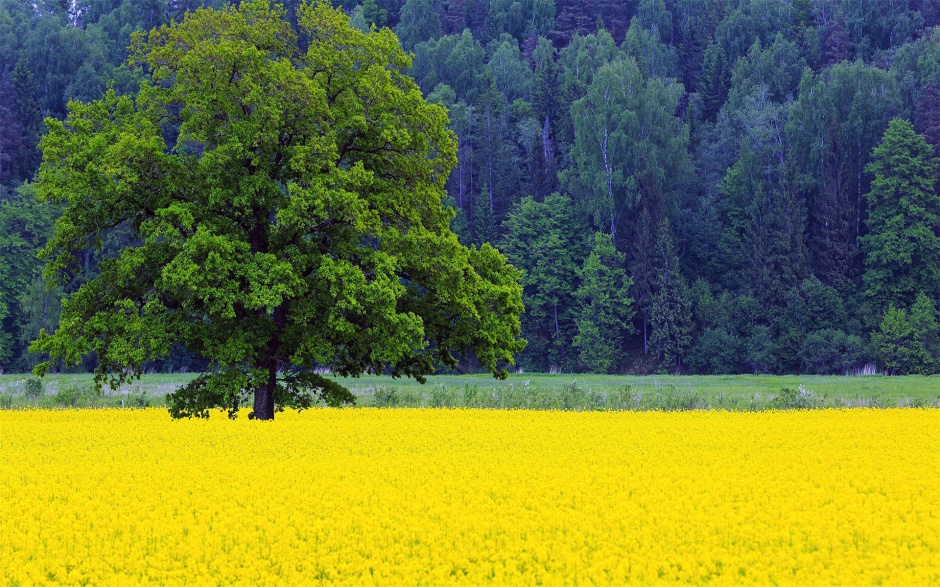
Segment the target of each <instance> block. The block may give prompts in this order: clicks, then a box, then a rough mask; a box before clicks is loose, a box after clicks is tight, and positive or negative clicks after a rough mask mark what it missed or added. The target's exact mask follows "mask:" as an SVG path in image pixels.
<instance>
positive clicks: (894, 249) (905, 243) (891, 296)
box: [862, 118, 940, 316]
mask: <svg viewBox="0 0 940 587" xmlns="http://www.w3.org/2000/svg"><path fill="white" fill-rule="evenodd" d="M865 169H866V171H867V172H868V173H871V174H873V175H874V180H873V181H872V183H871V191H869V192H868V194H866V196H865V197H866V198H867V200H868V207H869V215H868V220H867V223H866V224H867V226H868V229H869V234H867V235H866V236H864V237H863V238H862V248H863V250H864V252H865V274H864V275H863V278H862V283H863V286H864V294H865V297H866V299H867V300H868V303H869V304H870V305H871V313H872V315H873V316H882V315H883V314H884V312H885V310H886V309H887V308H888V307H890V306H894V307H896V308H909V307H910V306H911V304H913V302H914V300H915V298H916V297H917V296H918V294H925V295H927V296H928V297H930V298H932V299H940V194H938V193H937V191H936V183H937V173H938V170H937V159H935V158H934V157H933V150H932V149H931V148H930V145H928V144H927V141H925V140H924V138H923V137H922V136H920V135H918V134H917V133H915V132H914V128H913V126H912V125H911V123H910V122H908V121H906V120H903V119H900V118H896V119H894V120H892V121H891V123H890V124H889V125H888V130H887V131H885V134H884V138H883V139H882V141H881V144H879V145H878V146H877V147H876V148H875V149H874V151H873V152H872V162H871V163H869V164H868V166H867V167H866V168H865Z"/></svg>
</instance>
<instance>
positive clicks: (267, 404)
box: [254, 363, 277, 420]
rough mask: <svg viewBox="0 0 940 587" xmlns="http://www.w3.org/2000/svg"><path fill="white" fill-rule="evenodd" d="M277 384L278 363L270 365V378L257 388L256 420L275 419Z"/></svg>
mask: <svg viewBox="0 0 940 587" xmlns="http://www.w3.org/2000/svg"><path fill="white" fill-rule="evenodd" d="M276 385H277V365H275V364H273V363H272V364H271V366H269V367H268V380H267V381H265V382H263V383H261V384H260V385H258V387H257V388H256V389H255V412H254V418H255V420H273V419H274V387H275V386H276Z"/></svg>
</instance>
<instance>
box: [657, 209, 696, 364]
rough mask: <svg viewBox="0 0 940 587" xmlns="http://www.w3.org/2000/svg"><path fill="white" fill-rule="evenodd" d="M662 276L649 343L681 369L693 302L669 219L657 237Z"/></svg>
mask: <svg viewBox="0 0 940 587" xmlns="http://www.w3.org/2000/svg"><path fill="white" fill-rule="evenodd" d="M656 256H657V260H658V262H659V268H658V269H659V275H658V276H657V279H656V283H655V287H654V290H653V298H652V301H651V304H650V322H651V326H652V331H653V332H652V335H651V336H650V346H651V347H652V349H653V350H654V351H655V352H656V353H657V354H658V355H659V357H660V358H661V359H662V360H663V363H664V364H665V365H667V366H668V367H669V368H670V369H671V370H673V371H679V370H680V369H681V368H682V358H683V357H684V356H685V353H686V350H687V349H688V347H689V344H690V343H691V342H692V327H693V322H692V302H691V297H690V295H689V287H688V285H686V282H685V278H683V277H682V274H681V273H680V271H679V257H678V256H677V255H676V250H675V245H674V243H673V237H672V231H671V229H670V228H669V222H668V221H667V220H665V219H663V221H662V223H661V224H660V225H659V231H658V235H657V238H656Z"/></svg>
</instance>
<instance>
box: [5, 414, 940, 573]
mask: <svg viewBox="0 0 940 587" xmlns="http://www.w3.org/2000/svg"><path fill="white" fill-rule="evenodd" d="M938 447H940V411H938V410H935V409H930V410H924V409H920V410H911V409H908V410H903V409H891V410H868V409H856V410H843V411H836V410H820V411H799V412H763V413H730V412H695V413H692V412H683V413H656V412H654V413H629V412H628V413H624V412H606V413H605V412H590V413H572V412H531V411H495V410H494V411H489V410H428V409H421V410H377V409H359V410H349V409H346V410H332V409H320V410H310V411H306V412H303V413H300V414H296V413H285V414H282V415H279V416H278V419H277V420H276V421H275V422H271V423H259V422H249V421H247V420H245V419H239V420H236V421H229V420H228V419H226V418H224V417H213V418H212V419H210V420H208V421H202V420H193V421H170V419H169V417H168V416H167V414H166V412H165V411H163V410H139V411H123V410H63V411H0V585H32V584H37V583H49V584H54V583H64V584H86V583H90V584H120V585H126V584H138V583H160V584H196V585H218V584H226V585H227V584H266V585H268V584H290V585H302V584H303V585H308V584H319V583H343V584H449V583H465V584H482V583H496V584H585V583H586V584H595V583H596V584H611V583H613V584H627V583H638V584H660V583H662V584H675V583H696V584H699V583H701V584H705V583H709V584H761V585H764V584H803V585H808V584H859V585H861V584H904V585H924V584H940V483H938V476H940V451H938Z"/></svg>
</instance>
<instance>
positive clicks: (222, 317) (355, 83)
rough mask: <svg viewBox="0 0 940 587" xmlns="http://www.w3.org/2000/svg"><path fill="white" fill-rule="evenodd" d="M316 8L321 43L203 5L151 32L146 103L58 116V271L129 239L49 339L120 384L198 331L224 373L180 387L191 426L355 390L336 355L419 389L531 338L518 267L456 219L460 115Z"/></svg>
mask: <svg viewBox="0 0 940 587" xmlns="http://www.w3.org/2000/svg"><path fill="white" fill-rule="evenodd" d="M298 21H299V29H300V31H301V33H302V34H303V35H305V36H306V43H307V48H306V50H301V48H300V46H299V44H298V35H297V34H296V33H295V31H294V30H293V29H292V27H291V25H290V24H289V23H288V22H287V20H285V13H284V11H283V9H281V8H280V7H273V8H272V7H270V5H269V3H268V2H267V1H266V0H257V1H251V2H244V3H242V4H241V6H240V7H238V8H234V7H229V8H226V9H224V10H197V11H196V12H194V13H191V14H188V15H187V16H186V18H185V19H184V20H183V21H182V22H181V23H173V24H169V25H165V26H163V27H160V28H158V29H155V30H153V31H152V32H150V33H149V35H136V36H135V38H134V42H133V47H132V53H131V55H132V56H131V62H132V64H133V65H134V66H136V67H138V68H144V69H145V70H146V71H147V72H148V73H149V75H150V78H151V81H149V82H145V83H144V84H143V85H142V87H141V89H140V92H139V94H138V95H137V97H136V98H131V97H128V96H120V95H118V94H117V93H116V92H115V91H113V90H111V91H108V92H107V93H106V94H105V95H104V97H103V98H101V99H98V100H94V101H91V102H88V103H80V102H71V103H70V104H69V112H68V117H67V118H66V120H65V121H62V122H60V121H56V120H51V119H50V120H47V125H48V126H49V133H48V134H47V135H46V136H45V138H43V140H42V142H41V145H40V146H41V149H42V151H43V163H42V166H41V168H40V172H39V182H38V184H37V190H38V193H39V197H40V198H42V199H43V200H46V201H52V202H57V203H62V204H63V205H64V207H65V211H64V213H63V215H62V217H61V218H60V219H59V221H58V223H57V225H56V231H55V234H54V235H53V237H52V238H51V239H50V240H49V242H48V244H47V246H46V247H45V249H44V250H43V252H42V254H43V256H44V257H45V258H46V259H48V263H47V265H46V277H47V278H48V279H49V280H50V281H52V282H57V283H65V282H66V281H67V280H68V279H69V278H70V277H71V276H72V275H73V274H74V273H76V272H78V271H81V268H82V266H81V263H80V255H81V252H82V251H84V250H85V249H86V248H88V247H98V248H100V247H101V244H102V239H104V238H105V236H106V234H107V232H108V231H109V230H113V229H117V228H125V229H126V230H129V231H130V233H131V234H132V236H133V239H132V240H133V242H132V244H130V245H128V246H126V247H123V248H122V249H120V251H119V252H118V253H117V254H115V255H114V256H112V257H110V258H106V259H104V260H102V262H101V264H100V274H99V275H97V276H96V277H94V278H92V279H90V280H88V281H87V282H85V283H84V284H83V285H82V286H81V287H80V288H79V289H78V290H77V291H76V292H75V293H74V294H73V295H72V296H71V297H70V298H69V299H67V300H66V302H65V305H64V308H63V313H62V319H61V326H60V328H59V329H58V330H56V331H55V332H54V333H52V334H47V333H45V331H43V332H42V333H41V335H40V337H39V339H38V341H37V342H36V343H35V344H34V349H35V350H36V351H39V352H43V353H48V354H49V355H50V356H51V357H52V358H53V359H59V358H61V359H64V360H65V361H66V362H68V363H76V362H78V361H79V360H80V359H81V357H82V356H83V355H85V354H86V353H88V352H94V353H95V354H96V355H97V359H98V364H97V367H96V380H97V381H99V382H100V381H102V380H108V381H110V382H112V383H114V382H120V381H123V380H124V379H126V378H128V377H131V376H134V375H139V374H140V372H141V368H142V365H143V364H144V362H145V361H146V360H148V359H151V358H155V357H162V356H166V355H167V354H168V353H169V352H170V351H171V348H172V345H173V344H174V343H179V344H182V345H184V346H185V347H186V348H187V349H188V350H189V351H191V352H193V353H196V354H198V355H200V356H202V357H206V358H207V359H209V360H210V372H209V374H207V375H204V376H201V377H199V378H197V379H195V380H194V381H193V382H192V383H190V384H188V385H186V386H184V387H182V388H181V389H179V390H178V391H176V392H174V393H173V394H171V395H170V396H169V401H170V411H171V413H172V414H173V415H174V416H177V417H180V416H193V415H196V416H207V414H208V410H209V409H210V408H214V407H224V408H227V409H228V410H229V411H230V414H234V413H235V412H236V411H237V410H238V409H239V408H240V406H242V405H243V404H244V403H246V402H248V401H249V397H250V396H251V395H252V394H253V396H254V410H253V416H254V417H256V418H261V419H270V418H273V417H274V411H275V409H278V408H283V407H285V406H295V407H307V406H310V405H312V404H313V403H314V402H316V401H319V400H323V401H325V402H326V403H328V404H331V405H335V404H339V403H343V402H350V401H353V399H354V398H353V396H352V395H351V394H350V393H349V392H348V391H347V390H345V389H344V388H342V387H341V386H340V385H338V384H337V383H336V382H335V381H334V380H333V379H331V378H328V377H324V376H322V375H319V374H317V373H316V371H315V370H316V369H318V368H325V369H329V370H330V371H331V372H332V373H334V374H337V375H342V376H356V375H358V374H360V373H363V372H383V371H385V370H388V371H390V372H391V374H392V375H394V376H410V377H415V378H418V379H419V380H423V377H424V376H425V375H427V374H428V373H431V372H433V370H434V369H435V366H436V364H443V365H448V366H454V365H455V364H456V359H455V357H454V354H453V353H463V354H472V355H473V356H475V357H476V359H477V360H478V361H479V362H480V363H481V364H482V365H483V366H485V367H486V368H488V369H489V370H490V371H491V372H492V373H493V374H494V375H495V376H497V377H505V374H506V371H505V369H504V365H506V364H511V363H512V361H513V354H514V353H515V352H516V351H519V350H521V349H522V347H523V346H524V344H525V343H524V341H522V340H521V339H520V338H519V332H520V325H519V314H520V313H521V311H522V302H521V287H520V285H519V274H518V272H517V271H516V270H515V269H514V268H512V267H511V266H510V265H508V264H507V263H506V260H505V258H504V257H503V256H502V255H500V254H499V253H498V252H497V251H496V250H495V249H494V248H493V247H491V246H489V245H487V244H484V245H482V246H481V247H479V248H475V247H470V248H467V247H465V246H463V245H461V244H460V243H459V242H458V240H457V236H456V235H455V234H454V233H452V232H451V230H450V229H449V222H450V220H451V219H452V217H453V212H452V211H451V210H450V209H449V208H446V207H445V206H444V205H443V203H442V202H443V199H444V197H445V190H444V186H445V182H446V181H447V177H448V174H449V172H450V170H451V169H452V168H453V167H454V164H455V161H456V158H455V152H456V144H455V139H454V135H453V134H452V133H451V132H450V130H448V128H447V124H448V120H447V114H446V111H445V110H444V109H443V108H442V107H440V106H438V105H435V104H428V103H427V102H425V100H424V98H423V97H422V95H421V91H420V89H419V88H418V86H417V85H416V84H415V83H414V81H412V79H411V78H409V77H408V76H407V75H406V74H405V71H406V70H407V68H408V67H409V66H410V59H409V57H408V56H407V55H406V54H405V53H404V52H403V51H402V49H401V48H400V46H399V44H398V41H397V39H396V38H395V36H394V34H392V33H391V31H389V30H388V29H383V30H381V31H374V32H369V33H363V32H361V31H359V30H356V29H353V28H352V27H350V25H349V19H348V17H347V16H346V15H345V14H344V13H343V12H342V11H340V10H336V9H333V8H332V7H331V6H330V5H328V4H326V3H323V2H315V3H313V4H311V5H306V6H301V7H300V9H299V12H298ZM48 365H49V364H48V363H44V364H43V365H41V366H40V367H39V368H38V371H39V372H43V371H44V370H45V369H46V368H48Z"/></svg>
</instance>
